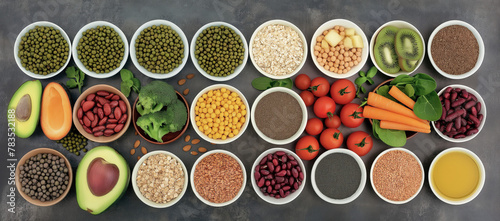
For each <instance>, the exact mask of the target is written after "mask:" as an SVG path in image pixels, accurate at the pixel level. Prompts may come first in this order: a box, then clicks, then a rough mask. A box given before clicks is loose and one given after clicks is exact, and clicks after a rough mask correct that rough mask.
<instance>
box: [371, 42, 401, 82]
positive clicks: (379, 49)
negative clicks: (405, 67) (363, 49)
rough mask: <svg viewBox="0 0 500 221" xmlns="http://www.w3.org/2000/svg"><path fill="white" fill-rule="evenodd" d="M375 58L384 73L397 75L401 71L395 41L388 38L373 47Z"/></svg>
mask: <svg viewBox="0 0 500 221" xmlns="http://www.w3.org/2000/svg"><path fill="white" fill-rule="evenodd" d="M373 56H375V62H377V65H378V67H379V68H380V69H381V70H382V71H384V72H387V73H390V74H395V73H397V72H398V71H399V70H401V68H400V67H399V62H398V55H397V54H396V51H395V49H394V40H393V39H390V38H387V39H381V40H380V41H377V42H376V43H375V46H374V47H373Z"/></svg>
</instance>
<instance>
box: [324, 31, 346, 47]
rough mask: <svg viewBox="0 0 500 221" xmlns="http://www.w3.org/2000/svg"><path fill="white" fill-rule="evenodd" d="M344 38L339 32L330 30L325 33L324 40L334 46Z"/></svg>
mask: <svg viewBox="0 0 500 221" xmlns="http://www.w3.org/2000/svg"><path fill="white" fill-rule="evenodd" d="M343 39H344V37H343V36H340V35H339V33H337V32H336V31H334V30H331V31H330V32H328V34H326V36H325V40H326V42H328V44H330V46H332V47H335V46H337V44H338V43H339V42H340V41H342V40H343Z"/></svg>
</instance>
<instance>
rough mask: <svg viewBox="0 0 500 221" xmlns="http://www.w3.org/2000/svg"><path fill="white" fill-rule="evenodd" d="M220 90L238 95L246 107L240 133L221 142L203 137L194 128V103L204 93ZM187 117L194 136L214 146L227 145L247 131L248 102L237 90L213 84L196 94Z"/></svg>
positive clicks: (248, 119)
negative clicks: (196, 135)
mask: <svg viewBox="0 0 500 221" xmlns="http://www.w3.org/2000/svg"><path fill="white" fill-rule="evenodd" d="M221 88H226V89H227V90H230V91H232V92H236V93H237V94H238V96H239V97H240V99H241V101H243V104H245V106H246V110H247V115H246V116H247V117H246V119H245V123H244V124H243V126H242V127H241V129H240V131H239V133H238V134H236V135H234V137H231V138H227V139H225V140H221V139H212V138H210V137H208V136H207V135H205V134H204V133H202V132H201V131H200V130H199V129H198V126H196V119H195V118H196V113H195V112H196V110H195V108H196V103H197V102H198V99H199V98H200V97H201V96H202V95H203V94H205V93H207V91H209V90H216V89H221ZM189 117H190V119H189V120H190V121H191V126H193V129H194V131H195V132H196V134H198V136H200V137H201V138H202V139H203V140H205V141H207V142H210V143H214V144H227V143H231V142H233V141H235V140H236V139H238V138H239V137H240V136H241V135H242V134H243V133H244V132H245V131H246V129H247V127H248V124H249V123H250V118H251V117H250V105H249V104H248V101H247V99H246V98H245V95H243V93H241V91H239V90H238V89H237V88H235V87H233V86H231V85H227V84H214V85H210V86H208V87H206V88H204V89H202V90H201V91H200V92H198V94H197V95H196V97H194V99H193V101H192V103H191V107H190V110H189Z"/></svg>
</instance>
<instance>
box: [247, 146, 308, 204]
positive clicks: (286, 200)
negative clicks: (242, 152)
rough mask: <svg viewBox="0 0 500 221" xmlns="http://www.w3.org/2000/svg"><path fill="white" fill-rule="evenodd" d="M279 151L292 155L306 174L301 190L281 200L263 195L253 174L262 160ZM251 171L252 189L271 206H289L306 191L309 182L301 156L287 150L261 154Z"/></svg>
mask: <svg viewBox="0 0 500 221" xmlns="http://www.w3.org/2000/svg"><path fill="white" fill-rule="evenodd" d="M278 151H283V152H285V153H286V154H288V155H292V156H293V157H294V158H295V160H297V162H298V163H299V165H300V168H301V170H302V172H303V173H304V180H303V181H302V183H301V185H300V186H299V189H298V190H296V191H295V192H293V193H290V195H288V196H287V197H285V198H280V199H276V198H274V197H271V196H266V195H264V193H262V191H260V189H259V186H257V181H255V178H254V174H253V173H254V171H255V167H257V165H259V163H260V161H261V160H262V158H264V157H266V156H267V155H268V154H273V153H275V152H278ZM250 171H252V173H251V174H250V180H251V182H252V187H253V190H255V193H257V195H258V196H259V197H260V198H261V199H263V200H264V201H266V202H268V203H270V204H275V205H283V204H287V203H289V202H292V201H293V200H294V199H295V198H297V197H298V196H299V195H300V193H301V192H302V190H303V189H304V186H305V185H306V181H307V175H306V169H305V167H304V163H303V162H302V160H300V158H299V156H297V154H295V153H294V152H293V151H290V150H288V149H285V148H271V149H268V150H266V151H264V152H263V153H261V154H260V155H259V157H257V159H255V161H254V163H253V165H252V169H251V170H250Z"/></svg>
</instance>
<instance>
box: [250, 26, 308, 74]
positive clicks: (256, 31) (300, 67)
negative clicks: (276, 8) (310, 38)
mask: <svg viewBox="0 0 500 221" xmlns="http://www.w3.org/2000/svg"><path fill="white" fill-rule="evenodd" d="M269 25H284V26H287V27H290V28H291V29H293V30H294V31H295V32H297V34H299V37H300V39H302V43H303V46H304V55H303V57H302V61H301V62H300V64H299V66H298V67H297V69H295V70H294V71H292V72H290V73H289V74H285V75H272V74H269V73H267V72H265V71H264V70H262V68H261V67H259V65H257V64H256V63H257V62H256V61H255V59H254V57H253V49H252V48H253V41H254V39H255V36H257V33H259V32H260V31H261V30H262V29H263V28H265V27H267V26H269ZM248 45H249V47H248V54H249V55H250V60H251V61H252V64H253V66H254V67H255V69H257V71H259V72H260V73H261V74H262V75H264V76H266V77H269V78H273V79H285V78H289V77H292V76H294V75H296V74H297V73H298V72H299V71H300V70H301V69H302V67H303V66H304V64H305V63H306V60H307V51H308V50H307V40H306V37H305V36H304V33H302V31H301V30H300V29H299V28H298V27H297V26H296V25H294V24H293V23H291V22H289V21H285V20H281V19H274V20H269V21H267V22H264V23H263V24H261V25H260V26H259V27H257V29H255V31H254V32H253V34H252V37H251V38H250V43H249V44H248Z"/></svg>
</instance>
